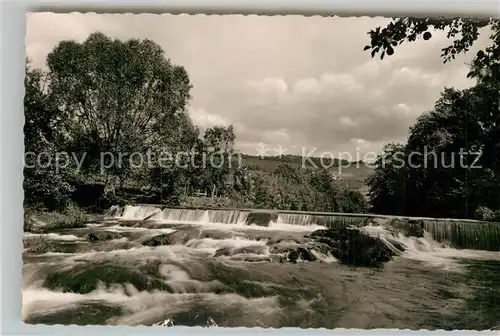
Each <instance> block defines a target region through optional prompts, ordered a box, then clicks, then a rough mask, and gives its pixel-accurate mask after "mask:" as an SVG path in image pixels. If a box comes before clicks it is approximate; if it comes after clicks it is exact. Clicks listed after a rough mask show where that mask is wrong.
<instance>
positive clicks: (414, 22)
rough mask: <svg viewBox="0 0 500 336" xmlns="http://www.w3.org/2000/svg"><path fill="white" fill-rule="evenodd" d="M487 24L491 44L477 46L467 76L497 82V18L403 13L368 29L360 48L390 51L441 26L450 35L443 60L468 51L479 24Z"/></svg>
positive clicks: (499, 24)
mask: <svg viewBox="0 0 500 336" xmlns="http://www.w3.org/2000/svg"><path fill="white" fill-rule="evenodd" d="M485 27H487V28H490V31H491V35H490V40H491V45H490V46H488V47H487V48H485V49H483V50H479V51H478V52H477V54H476V56H475V57H474V60H473V62H472V64H471V71H470V72H469V74H468V77H473V78H477V79H478V80H480V81H486V82H491V83H494V84H495V85H498V79H499V78H500V77H499V74H500V21H499V20H498V19H493V18H491V19H476V18H444V17H438V18H431V17H427V18H416V17H404V18H398V19H394V20H393V21H392V22H390V23H389V24H388V25H387V26H386V27H384V28H382V27H377V28H376V29H374V30H371V31H370V32H369V33H368V34H369V35H370V45H367V46H365V48H364V50H371V56H372V57H375V55H376V54H379V55H380V58H381V59H383V58H384V56H385V55H389V56H390V55H393V54H394V48H395V47H397V46H398V45H400V44H402V43H404V42H413V41H416V40H417V39H418V38H419V37H422V38H423V39H424V40H429V39H430V38H432V33H431V30H432V29H434V30H441V31H445V32H446V33H447V37H448V38H449V39H453V42H452V44H451V45H449V46H448V47H446V48H443V49H442V53H441V57H442V58H443V60H444V62H445V63H446V62H449V61H450V60H453V59H455V57H456V56H457V55H458V54H460V53H466V52H468V51H469V50H470V49H471V47H472V46H473V45H474V43H475V42H476V41H477V39H478V37H479V34H480V29H481V28H485Z"/></svg>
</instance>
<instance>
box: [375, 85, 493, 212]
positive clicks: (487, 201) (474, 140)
mask: <svg viewBox="0 0 500 336" xmlns="http://www.w3.org/2000/svg"><path fill="white" fill-rule="evenodd" d="M498 104H499V102H498V93H497V92H496V90H494V89H493V88H492V87H491V86H490V85H488V84H486V83H478V84H477V85H476V86H474V87H472V88H469V89H465V90H455V89H445V90H444V91H443V92H442V94H441V97H440V99H439V100H438V101H437V102H436V104H435V107H434V109H433V110H431V111H428V112H426V113H424V114H422V115H421V116H420V117H419V118H418V119H417V122H416V123H415V125H413V126H412V127H411V129H410V134H409V137H408V142H407V144H406V145H404V146H403V145H397V146H395V145H392V144H390V145H388V146H386V148H385V149H384V154H383V155H382V156H381V157H380V158H379V160H378V161H377V162H376V169H375V172H374V174H373V175H372V176H371V177H370V178H369V179H368V181H367V183H368V185H369V187H370V198H371V203H372V206H373V209H372V211H374V212H377V213H384V214H399V215H408V216H430V217H455V218H457V217H458V218H473V217H475V214H477V211H476V209H480V208H482V207H488V208H492V209H497V208H498V207H499V205H500V197H499V195H498V192H497V191H498V188H499V187H500V169H499V168H500V165H499V156H498V155H499V154H500V152H499V150H500V128H499V127H500V114H499V113H498V109H499V106H498ZM396 153H400V154H399V158H398V161H399V162H400V164H399V166H396V165H394V159H395V158H396ZM481 216H482V215H481ZM481 216H480V217H481ZM487 217H488V218H490V219H493V217H492V216H487Z"/></svg>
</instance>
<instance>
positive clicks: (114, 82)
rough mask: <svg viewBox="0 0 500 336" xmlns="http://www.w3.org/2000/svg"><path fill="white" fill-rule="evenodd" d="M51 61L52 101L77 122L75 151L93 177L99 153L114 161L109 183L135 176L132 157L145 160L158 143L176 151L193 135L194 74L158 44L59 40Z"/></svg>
mask: <svg viewBox="0 0 500 336" xmlns="http://www.w3.org/2000/svg"><path fill="white" fill-rule="evenodd" d="M47 63H48V67H49V70H50V72H49V74H48V77H49V81H50V90H51V92H52V95H53V98H54V102H55V103H56V104H57V106H58V107H59V109H60V111H61V113H62V114H63V115H64V116H65V117H66V118H68V119H71V120H72V123H71V124H70V125H69V126H68V132H69V133H70V134H71V135H72V137H73V149H74V150H75V151H78V150H79V151H85V152H86V153H87V160H86V162H87V163H90V165H89V166H88V169H90V170H91V172H92V173H96V172H97V171H96V170H95V169H96V168H97V167H98V166H99V165H100V159H101V153H106V152H108V153H111V155H112V157H113V158H114V160H115V162H114V164H113V165H112V166H113V168H112V169H110V170H106V172H105V176H106V178H105V182H106V184H107V185H111V186H114V184H115V177H124V176H126V174H127V173H128V172H129V171H130V159H129V157H128V156H127V155H130V154H131V153H141V154H144V153H145V151H146V150H147V149H148V148H151V147H153V146H154V145H156V146H158V147H161V148H168V149H169V150H170V149H171V148H177V147H179V144H181V143H182V140H183V139H184V138H185V137H186V134H192V133H193V132H194V127H193V125H192V124H191V121H190V119H189V118H188V116H187V112H186V105H187V103H188V102H189V100H190V93H189V92H190V89H191V83H190V80H189V77H188V74H187V72H186V70H185V69H184V68H183V67H182V66H176V65H173V64H171V62H170V60H169V59H167V58H166V57H165V54H164V52H163V50H162V49H161V48H160V46H158V45H157V44H156V43H154V42H153V41H150V40H142V41H140V40H137V39H130V40H128V41H120V40H118V39H115V40H112V39H111V38H109V37H107V36H105V35H104V34H102V33H93V34H91V35H90V36H89V37H88V38H87V39H86V40H85V41H84V42H82V43H78V42H75V41H62V42H60V43H59V44H58V45H57V46H56V48H55V49H54V50H53V51H52V52H51V53H50V54H49V55H48V57H47ZM119 155H122V158H123V159H122V160H120V163H117V161H118V158H119ZM110 157H111V156H109V155H108V156H106V158H108V159H110ZM110 160H111V159H110ZM105 163H110V162H105ZM111 163H112V162H111ZM98 168H102V167H98ZM92 169H93V170H92Z"/></svg>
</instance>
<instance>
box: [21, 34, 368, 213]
mask: <svg viewBox="0 0 500 336" xmlns="http://www.w3.org/2000/svg"><path fill="white" fill-rule="evenodd" d="M46 65H47V69H46V70H42V69H37V68H34V67H33V66H32V63H31V62H30V61H29V59H27V62H26V75H25V98H24V112H25V126H24V133H25V152H30V153H35V154H36V153H41V152H44V153H47V155H48V156H55V154H56V153H60V152H63V153H73V154H74V155H76V156H78V157H83V158H84V160H83V161H82V164H81V165H76V164H75V162H70V164H69V165H65V168H64V169H62V170H61V169H59V170H58V169H56V165H54V164H52V165H40V164H37V163H36V162H33V160H34V157H35V156H30V157H29V158H28V157H26V165H25V169H24V177H25V179H24V191H25V200H24V202H25V205H26V206H29V207H35V208H41V209H45V210H50V211H52V210H61V209H64V208H66V207H68V206H69V205H70V204H71V203H74V202H80V204H85V205H86V206H94V208H101V209H102V208H105V207H107V206H110V205H112V204H116V203H126V202H131V201H140V202H155V203H156V202H160V203H163V204H168V205H181V204H183V202H184V201H185V199H186V198H187V197H189V196H193V195H196V194H197V192H202V193H204V194H207V195H216V196H218V197H222V198H227V199H230V200H231V201H232V202H233V204H235V205H239V206H245V207H257V208H279V209H290V210H309V211H345V212H364V211H367V204H366V201H365V199H364V197H363V196H362V195H361V194H359V193H357V192H355V191H347V190H342V189H341V188H339V187H338V186H337V185H336V183H335V180H334V177H333V176H332V174H331V173H330V172H328V171H326V170H324V169H303V168H301V167H292V166H291V165H287V164H286V162H285V163H284V164H282V165H280V166H278V167H277V169H275V170H274V171H272V172H269V171H263V170H261V169H259V168H258V167H252V166H251V167H247V166H245V164H244V163H243V164H242V163H241V162H239V163H235V162H234V157H235V154H237V153H236V150H235V149H234V143H235V140H236V135H235V131H234V128H233V127H232V126H222V125H218V126H214V127H212V128H209V129H207V130H205V131H204V132H202V131H201V130H200V129H199V128H198V127H197V126H196V125H194V124H193V122H192V120H191V119H190V117H189V114H188V112H187V107H188V106H189V103H190V100H191V88H192V84H191V82H190V79H189V75H188V73H187V71H186V69H185V68H184V67H183V66H179V65H175V64H172V62H171V61H170V60H169V59H168V58H167V57H166V55H165V53H164V51H163V50H162V49H161V48H160V46H158V45H157V44H156V43H154V42H153V41H151V40H147V39H146V40H138V39H129V40H126V41H121V40H118V39H111V38H109V37H107V36H106V35H104V34H102V33H99V32H97V33H93V34H91V35H89V37H88V38H87V39H86V40H85V41H83V42H81V43H78V42H75V41H61V42H60V43H59V44H58V45H57V46H56V47H55V48H54V49H53V50H52V51H51V52H50V53H49V54H48V56H47V63H46ZM147 152H153V153H161V152H168V153H191V154H193V155H192V156H191V158H190V162H189V164H183V165H179V164H172V165H167V166H165V165H162V164H159V162H158V161H152V163H153V164H151V163H148V164H147V165H143V166H134V164H133V161H132V160H123V161H120V165H116V164H113V162H108V161H109V160H111V159H112V158H116V157H119V156H120V155H123V153H135V154H144V155H146V154H147ZM102 153H106V154H107V155H106V156H105V158H106V160H108V161H106V160H105V161H103V155H102ZM214 154H217V156H216V157H217V158H218V160H219V161H220V162H218V163H217V164H213V162H211V163H212V164H206V163H205V164H203V162H201V161H202V160H203V159H204V157H207V156H208V157H213V156H214ZM287 159H288V160H289V161H290V162H295V161H297V160H298V159H297V158H296V157H288V158H287ZM285 161H286V160H285ZM38 163H39V162H38ZM103 165H104V166H105V167H106V168H107V169H104V170H103ZM89 186H91V187H89ZM96 186H97V187H96ZM75 195H76V196H75ZM78 195H79V196H78Z"/></svg>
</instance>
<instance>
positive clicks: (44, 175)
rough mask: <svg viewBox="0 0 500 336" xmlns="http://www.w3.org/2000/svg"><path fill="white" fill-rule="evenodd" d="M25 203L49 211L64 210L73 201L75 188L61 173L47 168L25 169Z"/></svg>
mask: <svg viewBox="0 0 500 336" xmlns="http://www.w3.org/2000/svg"><path fill="white" fill-rule="evenodd" d="M24 177H25V178H24V183H23V187H24V204H25V205H29V206H32V207H36V208H43V209H46V210H48V211H56V210H62V209H64V208H66V207H67V206H68V205H69V204H70V202H71V194H72V192H73V190H74V188H73V187H72V186H71V185H70V184H69V183H68V182H66V181H65V180H64V179H63V177H62V176H61V175H60V174H56V173H55V172H53V171H50V170H45V169H38V168H33V169H28V168H27V169H25V170H24Z"/></svg>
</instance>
